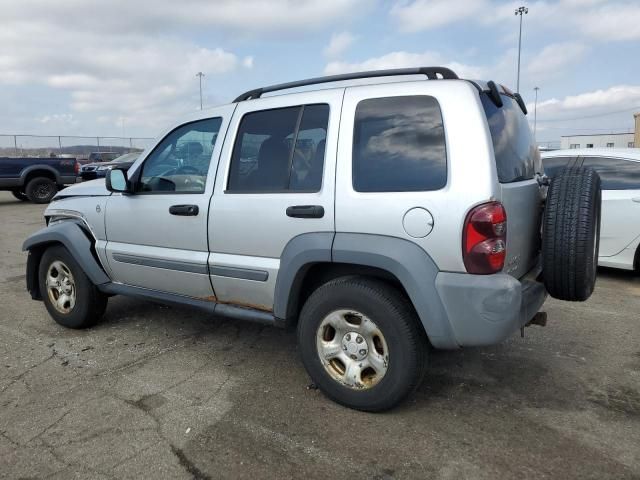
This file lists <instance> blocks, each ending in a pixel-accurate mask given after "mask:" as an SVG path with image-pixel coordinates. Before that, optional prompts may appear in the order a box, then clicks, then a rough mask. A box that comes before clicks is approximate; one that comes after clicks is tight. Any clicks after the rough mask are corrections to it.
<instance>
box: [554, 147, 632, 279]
mask: <svg viewBox="0 0 640 480" xmlns="http://www.w3.org/2000/svg"><path fill="white" fill-rule="evenodd" d="M542 161H543V164H544V170H545V173H546V174H547V175H548V176H549V177H553V176H554V174H556V173H557V172H558V171H559V170H560V169H561V168H562V167H564V166H566V165H575V164H577V165H583V166H585V167H591V168H593V169H594V170H596V171H597V172H598V173H599V174H600V178H601V180H602V223H601V227H600V254H599V256H598V265H601V266H604V267H614V268H622V269H625V270H640V148H583V149H571V150H555V151H552V152H542Z"/></svg>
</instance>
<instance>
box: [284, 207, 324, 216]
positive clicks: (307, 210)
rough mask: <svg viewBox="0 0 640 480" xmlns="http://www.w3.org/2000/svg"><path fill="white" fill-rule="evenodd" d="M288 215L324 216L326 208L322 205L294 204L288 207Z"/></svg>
mask: <svg viewBox="0 0 640 480" xmlns="http://www.w3.org/2000/svg"><path fill="white" fill-rule="evenodd" d="M287 217H294V218H322V217H324V208H323V207H322V206H321V205H292V206H291V207H287Z"/></svg>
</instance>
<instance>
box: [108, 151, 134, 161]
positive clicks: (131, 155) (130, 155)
mask: <svg viewBox="0 0 640 480" xmlns="http://www.w3.org/2000/svg"><path fill="white" fill-rule="evenodd" d="M139 156H140V152H132V153H125V154H124V155H122V156H120V157H118V158H116V159H115V160H113V163H124V162H135V161H136V160H137V158H138V157H139Z"/></svg>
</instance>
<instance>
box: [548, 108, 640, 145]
mask: <svg viewBox="0 0 640 480" xmlns="http://www.w3.org/2000/svg"><path fill="white" fill-rule="evenodd" d="M633 117H634V120H635V133H634V132H629V133H594V134H591V135H564V136H562V137H560V148H561V149H563V150H564V149H567V148H634V147H638V148H640V113H636V114H635V115H634V116H633Z"/></svg>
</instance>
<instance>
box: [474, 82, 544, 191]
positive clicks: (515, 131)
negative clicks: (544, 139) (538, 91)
mask: <svg viewBox="0 0 640 480" xmlns="http://www.w3.org/2000/svg"><path fill="white" fill-rule="evenodd" d="M480 98H481V99H482V106H483V107H484V111H485V114H486V115H487V121H488V123H489V130H490V132H491V139H492V140H493V151H494V153H495V157H496V167H497V170H498V179H499V180H500V182H501V183H511V182H520V181H523V180H530V179H532V178H533V177H534V176H535V173H536V171H540V163H539V162H540V160H539V159H540V156H539V154H538V149H537V147H536V142H535V141H534V139H533V135H532V134H531V129H530V128H529V122H528V121H527V117H526V116H525V115H524V113H522V110H520V107H519V106H518V104H517V103H516V101H515V100H514V99H513V98H511V97H509V96H507V95H502V101H503V103H504V105H503V106H502V107H501V108H498V107H496V106H495V104H494V103H493V102H492V101H491V99H490V98H489V97H488V96H487V95H486V94H485V93H483V94H481V95H480Z"/></svg>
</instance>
